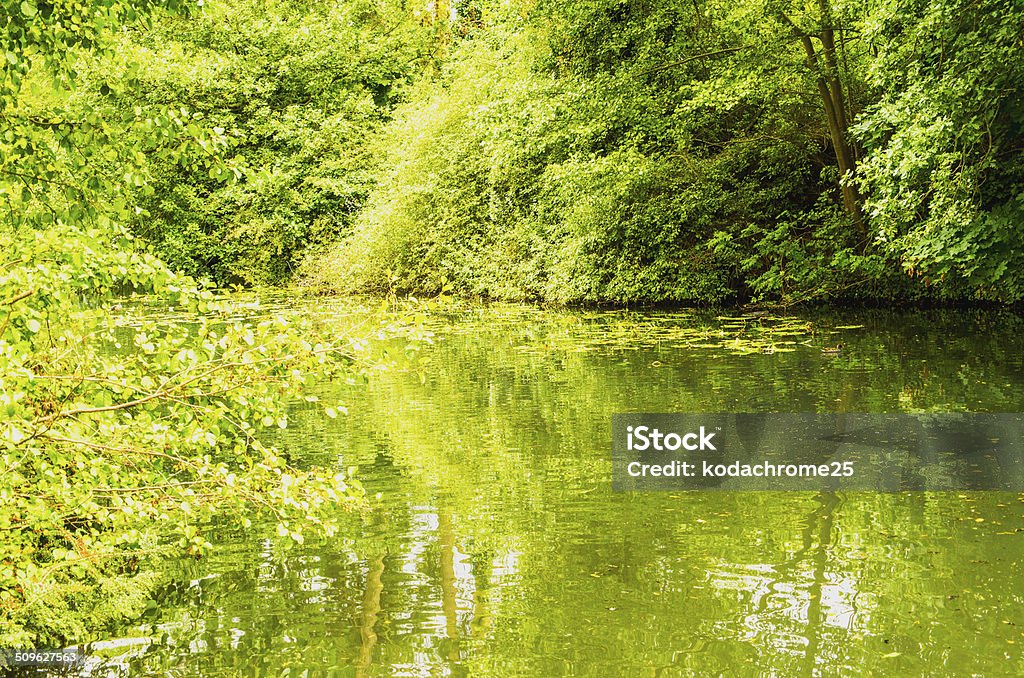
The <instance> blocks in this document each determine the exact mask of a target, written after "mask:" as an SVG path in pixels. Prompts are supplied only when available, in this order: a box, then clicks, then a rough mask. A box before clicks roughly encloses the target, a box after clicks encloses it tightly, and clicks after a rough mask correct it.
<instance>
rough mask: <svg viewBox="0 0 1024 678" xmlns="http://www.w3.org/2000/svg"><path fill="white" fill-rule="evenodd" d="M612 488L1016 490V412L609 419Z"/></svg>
mask: <svg viewBox="0 0 1024 678" xmlns="http://www.w3.org/2000/svg"><path fill="white" fill-rule="evenodd" d="M612 487H613V488H614V489H615V490H620V491H629V490H728V491H746V490H794V491H808V490H874V491H879V492H904V491H921V490H931V491H943V490H1007V491H1013V492H1021V491H1024V414H979V413H941V414H783V413H774V414H657V413H634V414H616V415H614V416H613V417H612Z"/></svg>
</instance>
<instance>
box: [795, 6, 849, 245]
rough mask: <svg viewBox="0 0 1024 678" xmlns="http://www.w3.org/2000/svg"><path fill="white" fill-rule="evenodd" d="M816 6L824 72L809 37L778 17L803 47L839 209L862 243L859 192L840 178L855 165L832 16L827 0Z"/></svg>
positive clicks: (847, 176) (845, 176) (846, 174)
mask: <svg viewBox="0 0 1024 678" xmlns="http://www.w3.org/2000/svg"><path fill="white" fill-rule="evenodd" d="M818 4H819V6H820V7H821V13H822V29H821V32H820V33H819V34H818V35H817V38H818V40H820V41H821V47H822V50H821V51H822V54H823V56H824V60H825V68H824V70H823V69H822V67H821V65H820V64H819V63H818V54H817V52H816V50H815V49H814V42H813V41H812V39H811V36H810V34H808V33H805V32H804V31H802V30H800V28H799V27H797V25H796V24H795V23H793V21H792V20H791V19H790V18H789V17H787V16H786V15H782V18H783V20H784V21H785V22H786V23H788V24H789V25H790V26H792V27H793V30H794V31H796V34H797V35H798V36H799V37H800V42H801V44H803V47H804V53H805V55H806V60H807V67H808V68H809V69H810V71H811V73H813V74H814V78H815V84H816V85H817V87H818V94H819V95H820V96H821V101H822V104H823V105H824V107H825V117H826V118H827V120H828V131H829V136H830V137H831V138H832V148H833V149H834V150H835V154H836V163H837V164H838V165H839V175H840V190H842V193H843V207H844V208H845V209H846V213H847V214H848V215H849V216H850V218H851V219H852V220H853V224H854V227H855V228H856V229H857V233H858V235H860V237H861V238H862V239H864V241H866V240H867V227H866V225H865V223H864V213H863V212H862V211H861V197H860V193H859V192H858V191H857V187H856V186H853V185H850V184H848V183H846V182H844V181H843V179H844V178H847V179H848V178H851V177H852V174H853V172H854V171H855V170H856V169H857V163H856V160H855V156H854V150H853V146H852V144H850V141H849V137H848V132H849V118H848V117H847V112H846V104H845V102H844V100H843V84H842V81H841V80H840V79H839V64H838V60H837V59H836V43H835V30H834V28H833V27H832V16H831V12H830V9H829V6H828V3H827V0H818Z"/></svg>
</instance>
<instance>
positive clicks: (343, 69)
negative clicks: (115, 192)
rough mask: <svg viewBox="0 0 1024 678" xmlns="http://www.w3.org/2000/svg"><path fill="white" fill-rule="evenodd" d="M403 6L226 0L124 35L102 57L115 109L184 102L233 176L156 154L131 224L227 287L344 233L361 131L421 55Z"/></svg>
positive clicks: (389, 102) (262, 275) (267, 278)
mask: <svg viewBox="0 0 1024 678" xmlns="http://www.w3.org/2000/svg"><path fill="white" fill-rule="evenodd" d="M425 35H426V32H425V29H424V28H423V27H422V26H420V25H419V24H418V23H416V22H413V21H410V20H409V18H408V17H407V16H406V14H405V13H404V11H403V10H402V7H401V5H400V4H399V3H394V2H384V3H377V2H362V1H356V2H345V3H338V4H322V3H316V2H312V3H305V2H287V3H266V2H259V1H253V0H223V1H219V2H215V3H210V5H209V6H208V7H207V8H205V10H204V11H202V12H200V13H197V14H196V15H195V16H192V17H181V16H177V17H170V18H167V19H165V20H162V21H158V22H155V23H154V25H153V28H152V29H151V30H147V31H144V32H136V33H132V34H128V35H126V36H125V37H124V38H123V39H122V41H121V42H120V44H119V45H118V50H117V59H119V60H120V59H123V57H124V55H126V54H127V55H130V56H131V57H132V58H131V64H132V65H131V67H130V68H124V67H119V65H118V64H117V63H113V64H111V63H109V62H105V63H102V64H100V66H99V67H100V68H102V69H104V70H105V71H106V72H107V73H108V75H107V76H106V77H107V78H111V79H113V80H115V81H116V82H118V83H126V82H132V83H133V84H136V83H137V86H134V87H125V88H124V89H125V90H126V91H125V93H124V95H122V96H118V97H116V98H115V100H114V101H113V102H112V105H113V106H115V107H116V108H117V109H120V110H126V111H128V110H132V109H133V108H134V107H146V106H150V105H159V104H162V103H166V102H180V103H181V104H183V105H185V106H186V107H187V108H188V110H190V111H192V113H193V115H201V116H202V120H203V124H204V125H205V126H206V127H208V128H213V129H219V130H221V131H222V134H223V135H224V138H225V141H226V143H227V144H228V146H229V150H228V152H227V155H228V156H229V157H230V158H231V168H232V170H233V171H234V172H235V173H237V176H238V181H234V182H231V183H230V184H227V185H225V184H224V183H223V181H222V180H221V179H222V177H221V176H220V175H218V174H217V173H216V172H208V171H207V170H206V168H204V167H191V166H183V165H181V164H180V163H159V164H157V165H156V166H155V167H154V181H153V182H152V183H151V188H152V191H151V192H150V193H149V197H147V198H144V199H143V200H141V202H140V206H141V208H142V210H143V212H142V218H140V219H138V220H136V221H135V222H134V224H133V230H134V231H135V232H136V233H137V234H139V235H141V236H143V237H144V238H145V239H146V240H147V241H148V242H150V243H151V244H153V245H154V247H155V250H156V252H157V253H158V254H159V255H160V256H161V257H162V258H163V259H164V260H165V261H166V262H168V263H169V264H170V265H172V266H173V267H175V268H177V269H179V270H184V271H186V272H187V273H190V274H192V275H194V276H196V277H204V278H210V279H212V280H214V281H215V282H217V283H219V284H228V283H248V284H252V283H256V284H267V283H280V282H283V281H285V280H287V279H288V278H289V277H290V276H291V275H292V273H293V271H294V267H295V265H296V264H297V263H298V262H297V258H298V256H299V254H300V253H301V252H303V251H304V250H306V249H307V248H315V247H316V246H317V245H323V244H326V243H328V242H332V241H334V240H336V239H337V238H338V237H339V235H341V234H342V233H344V232H345V230H346V229H347V226H348V223H349V221H350V219H351V216H352V214H353V213H354V212H355V211H356V210H357V209H358V208H359V206H360V205H362V203H363V201H364V199H365V194H366V192H367V191H368V190H369V185H370V181H371V176H370V173H369V169H370V168H371V167H372V166H373V159H372V157H370V156H368V155H367V150H366V148H365V142H366V140H367V139H368V138H369V137H370V136H371V135H372V134H373V133H374V131H375V130H376V129H377V128H378V127H379V126H380V124H381V123H382V121H384V120H385V119H386V117H387V115H388V112H389V110H390V109H391V108H392V107H393V106H394V104H395V103H396V100H397V99H396V97H397V96H398V95H399V93H400V91H401V84H402V83H403V82H404V81H405V80H407V79H408V78H409V77H410V76H411V75H412V73H413V72H414V71H415V69H416V68H417V67H418V66H419V64H420V63H421V62H422V61H423V60H424V59H426V58H427V56H428V55H427V54H426V53H425V49H426V47H427V42H426V41H425Z"/></svg>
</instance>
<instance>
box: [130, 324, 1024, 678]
mask: <svg viewBox="0 0 1024 678" xmlns="http://www.w3.org/2000/svg"><path fill="white" fill-rule="evenodd" d="M298 305H299V306H301V304H298ZM300 310H301V309H300ZM429 324H430V326H431V328H432V329H433V330H434V332H435V343H434V344H433V345H432V346H430V347H428V348H426V349H425V350H424V351H423V358H425V359H426V362H425V364H423V365H422V366H421V368H420V369H418V370H403V369H395V370H392V371H389V372H383V373H380V374H376V375H375V376H373V377H372V378H371V379H370V380H369V383H368V384H365V385H364V384H355V385H338V387H337V388H336V389H335V390H333V391H330V392H327V393H324V394H323V395H324V397H325V398H333V399H341V400H343V401H344V402H345V403H346V404H347V406H348V415H347V416H344V417H339V418H337V419H329V418H327V417H324V416H323V414H322V409H321V406H320V405H317V404H304V405H301V406H296V411H295V416H294V417H293V419H294V424H293V425H292V426H291V427H290V428H289V430H288V432H287V434H286V435H285V437H284V438H283V440H282V441H281V444H283V445H284V446H285V447H286V449H287V451H288V453H289V454H290V455H291V456H292V458H293V459H296V460H298V461H299V462H300V463H313V462H316V463H322V464H335V465H339V466H341V467H345V466H357V467H358V474H359V477H360V478H361V479H362V481H363V483H364V485H365V486H366V488H367V490H368V491H369V493H370V494H371V495H373V494H376V493H378V492H379V493H380V500H379V503H378V504H377V506H376V508H375V510H374V511H372V512H371V513H370V514H369V515H367V516H366V517H365V518H362V519H356V518H353V520H352V521H351V523H350V526H349V530H348V532H347V533H345V534H344V535H343V536H342V537H339V538H337V539H334V540H330V541H322V542H318V543H310V542H307V543H306V544H305V545H303V546H299V547H296V548H294V549H293V550H291V551H289V552H287V553H286V554H284V555H282V554H281V553H280V552H279V551H278V550H277V549H276V548H275V547H274V545H273V543H272V541H271V540H270V539H264V538H262V537H261V536H260V534H259V533H258V531H257V532H256V533H255V534H254V533H252V532H250V533H249V534H246V535H232V534H230V533H225V534H222V535H220V540H219V543H218V545H217V548H216V551H215V553H214V554H213V555H212V557H210V558H207V559H205V560H203V561H201V562H198V563H187V564H183V565H182V566H181V568H180V571H178V572H177V581H176V583H174V584H173V585H171V586H169V587H168V588H167V590H166V591H165V592H164V594H163V597H162V599H161V601H160V609H158V610H156V611H154V612H153V613H152V614H151V615H150V617H149V618H148V620H147V624H146V625H144V626H142V627H140V628H138V629H126V630H125V632H124V635H125V636H132V635H136V636H149V637H155V638H157V639H161V640H162V642H159V643H155V644H152V645H149V646H148V650H147V651H145V652H143V653H141V655H140V656H138V657H136V658H134V659H131V660H130V666H131V669H132V672H133V673H138V674H140V675H142V674H146V673H155V672H161V673H162V672H167V671H170V672H171V673H170V674H169V675H189V676H191V675H196V676H200V675H201V676H233V675H267V676H277V675H292V676H296V675H308V676H503V677H504V676H559V675H571V676H619V675H622V676H660V677H667V676H685V675H719V674H725V675H815V674H817V675H846V674H850V673H868V674H872V675H876V674H880V675H925V674H928V675H936V674H938V675H967V674H977V675H1024V659H1022V656H1021V649H1022V647H1024V605H1022V602H1024V600H1022V599H1024V576H1022V575H1024V572H1022V563H1024V503H1022V501H1021V498H1020V496H1018V495H1016V494H1005V493H1002V494H1001V493H985V492H978V493H906V494H879V493H869V492H861V493H838V494H836V493H785V492H761V493H727V492H706V493H698V492H690V493H664V492H660V493H658V492H652V493H636V492H635V493H614V492H612V490H611V478H610V474H611V462H610V425H611V415H612V414H613V413H616V412H625V411H662V412H713V411H723V412H732V411H734V412H769V411H785V412H901V411H911V412H921V411H950V410H955V411H980V412H1021V411H1024V409H1022V405H1024V402H1022V401H1024V362H1022V355H1024V351H1022V349H1024V338H1022V337H1024V333H1022V330H1024V322H1022V320H1021V318H1019V317H1018V316H1016V315H1013V314H1009V313H999V312H981V311H955V312H952V311H951V312H938V311H930V312H926V311H915V312H900V313H897V312H883V311H858V312H851V313H847V314H843V315H829V314H816V313H812V314H806V315H802V316H798V317H787V318H773V317H770V316H768V317H763V318H751V317H747V318H742V317H740V316H738V315H737V316H729V317H724V316H716V314H713V313H687V312H678V313H648V314H644V313H632V312H624V311H616V312H569V311H546V310H539V309H533V308H527V307H517V306H491V307H483V306H460V307H457V308H452V309H449V310H447V311H440V310H438V311H435V312H434V313H433V314H432V315H431V317H430V319H429ZM839 342H842V343H843V345H844V349H843V351H842V353H841V354H839V355H837V356H828V355H823V354H822V352H821V350H820V349H821V347H822V346H826V345H834V344H836V343H839Z"/></svg>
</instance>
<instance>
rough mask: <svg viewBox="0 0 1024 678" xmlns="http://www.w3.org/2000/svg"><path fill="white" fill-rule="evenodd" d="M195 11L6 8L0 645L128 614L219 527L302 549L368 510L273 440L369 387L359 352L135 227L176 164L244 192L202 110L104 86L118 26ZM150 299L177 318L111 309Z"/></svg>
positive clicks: (1, 86) (9, 4)
mask: <svg viewBox="0 0 1024 678" xmlns="http://www.w3.org/2000/svg"><path fill="white" fill-rule="evenodd" d="M183 9H185V8H184V7H182V6H181V4H180V3H178V2H177V1H176V0H167V1H162V0H161V1H156V2H141V3H140V2H120V1H119V0H91V1H89V0H87V1H85V2H76V3H39V4H36V3H34V2H33V1H32V0H21V1H5V2H4V3H3V14H2V17H3V18H2V19H0V21H3V22H4V28H5V30H4V31H3V32H0V55H2V57H3V58H4V59H5V62H6V63H5V68H4V70H3V71H2V74H3V75H2V80H0V253H2V259H0V533H2V534H3V539H2V540H0V647H9V646H21V647H26V646H27V647H33V646H34V647H41V646H54V645H56V644H59V643H65V642H70V641H81V640H87V639H89V638H90V637H91V636H94V635H96V634H99V633H101V632H102V631H103V630H104V628H105V627H106V626H107V625H108V624H112V623H117V622H120V621H123V620H124V619H126V618H127V619H130V618H132V617H133V616H135V615H137V614H138V613H139V611H140V610H141V609H142V608H143V607H144V606H145V604H146V602H147V597H148V594H149V591H150V589H151V588H152V586H153V584H154V583H155V581H156V578H155V575H154V574H153V573H152V571H153V569H154V568H153V565H154V561H155V560H156V559H159V558H161V557H164V556H166V555H168V554H191V555H195V556H200V555H201V554H202V553H203V552H204V551H205V550H206V549H208V548H209V546H210V534H211V533H212V531H213V530H214V529H216V528H217V527H218V526H221V525H230V526H236V527H238V528H240V527H241V526H243V525H247V524H249V523H250V522H252V521H255V520H257V519H269V520H272V521H273V523H272V525H275V524H276V528H277V534H278V535H279V536H280V537H281V538H282V540H283V541H284V542H289V541H302V540H303V539H304V534H305V533H306V532H307V531H309V530H319V531H323V532H326V533H331V532H333V531H334V530H336V529H337V521H338V520H339V519H340V514H341V512H342V510H343V509H350V508H353V507H355V506H359V505H361V490H360V489H359V485H358V483H357V482H355V481H354V480H353V479H352V478H350V476H349V474H348V473H347V472H339V471H338V470H335V469H306V470H298V469H296V468H294V467H293V466H291V465H290V464H289V463H287V461H286V458H285V456H284V455H283V453H282V452H281V451H279V450H277V449H275V448H274V447H272V446H271V445H269V444H268V442H267V441H268V440H269V438H267V436H266V435H265V432H266V431H267V430H271V431H272V430H277V429H279V428H282V427H286V426H287V425H288V419H287V409H288V407H289V403H290V402H291V401H293V400H294V398H295V397H296V396H297V395H299V394H301V393H302V392H303V390H304V389H305V388H308V387H309V386H311V385H313V384H315V383H316V382H317V381H318V380H323V379H330V378H334V377H337V376H342V375H343V376H344V378H346V379H351V378H354V377H356V376H358V374H357V373H358V371H359V370H360V367H359V365H358V363H357V360H358V356H359V350H360V347H361V346H362V345H363V344H362V343H361V342H359V341H356V342H355V343H353V339H354V338H350V337H346V336H338V332H337V331H333V330H331V328H330V327H327V326H325V327H318V326H317V325H316V324H315V323H314V322H312V321H292V320H289V319H288V318H284V317H277V318H274V317H270V318H264V319H262V320H260V319H253V320H248V321H247V320H246V318H245V315H244V314H243V313H241V312H240V310H239V309H238V308H236V306H235V304H233V303H231V302H229V301H226V300H222V299H218V298H217V297H216V296H215V295H213V294H212V293H211V292H208V291H204V290H202V289H201V288H199V287H197V286H196V284H195V283H193V282H192V281H191V280H190V279H188V278H185V277H182V276H180V275H179V274H176V273H174V272H173V271H172V270H170V269H169V268H168V267H167V266H166V265H165V264H164V263H163V262H161V261H160V260H158V259H157V258H155V257H153V256H152V255H151V254H149V253H147V252H146V251H144V249H143V248H142V247H140V244H139V243H138V241H137V240H136V239H134V238H133V237H132V236H131V235H130V234H129V232H128V230H127V229H126V225H127V224H129V223H131V222H132V221H133V220H137V219H139V218H140V216H141V215H144V214H145V210H144V207H143V206H142V205H140V204H139V202H138V200H137V199H138V198H139V196H142V197H145V196H146V195H153V185H154V177H159V176H160V173H161V172H166V171H168V169H167V168H170V167H177V168H179V169H180V171H183V172H184V171H189V172H194V173H198V172H203V173H204V174H205V175H207V176H209V177H213V178H215V179H220V180H222V181H225V182H230V181H231V180H232V179H233V178H235V177H237V176H238V174H236V172H234V171H233V164H232V162H231V161H230V159H228V160H226V159H225V151H226V149H227V147H228V145H229V142H228V140H227V138H226V136H225V132H224V130H220V129H217V128H211V127H209V126H207V125H206V123H205V121H204V117H203V116H201V115H200V113H199V112H198V111H194V110H191V109H189V108H187V107H184V106H182V105H181V104H180V103H179V102H175V101H165V102H160V103H156V102H151V103H146V104H144V105H143V104H139V105H137V106H135V107H132V108H126V109H119V108H118V107H116V106H111V105H110V97H112V96H114V97H117V96H128V94H129V89H130V87H131V85H130V84H129V83H127V82H121V81H118V82H114V83H112V84H107V83H103V84H102V86H97V80H96V78H98V77H99V75H98V74H99V73H101V72H102V69H100V68H99V65H100V64H102V63H109V60H110V59H112V58H113V56H114V55H113V53H112V50H113V49H114V47H115V46H116V44H117V40H119V39H120V38H121V37H122V36H123V32H122V29H132V30H135V29H139V28H141V27H144V25H145V24H144V23H143V22H144V21H145V20H150V19H153V18H157V19H159V20H165V19H166V20H170V19H167V18H166V17H165V14H164V12H168V11H181V10H183ZM123 67H124V68H125V69H126V71H128V72H130V71H132V70H137V69H133V67H132V66H131V65H130V64H123ZM136 293H141V294H150V295H155V296H153V297H152V302H151V303H152V304H154V305H156V307H158V308H162V309H164V311H165V312H166V313H169V314H170V316H169V317H167V316H164V318H165V319H164V320H163V321H161V320H160V319H159V318H160V317H161V316H160V315H158V314H155V313H150V314H147V315H145V316H144V317H142V318H141V319H139V318H137V319H134V320H132V321H131V322H127V321H126V320H119V319H118V317H117V314H113V315H112V314H111V312H110V307H111V302H112V297H114V296H115V295H120V296H124V295H130V294H136ZM123 303H128V302H123ZM129 320H131V319H130V318H129ZM310 398H312V396H310ZM328 405H332V404H328ZM325 411H326V414H327V415H328V416H334V415H335V414H336V411H335V410H334V408H333V407H328V408H327V410H325Z"/></svg>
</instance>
